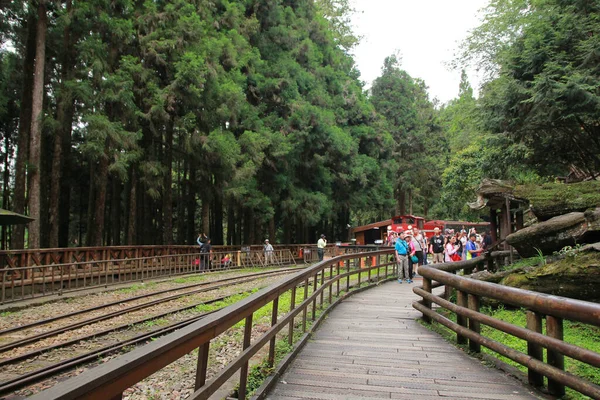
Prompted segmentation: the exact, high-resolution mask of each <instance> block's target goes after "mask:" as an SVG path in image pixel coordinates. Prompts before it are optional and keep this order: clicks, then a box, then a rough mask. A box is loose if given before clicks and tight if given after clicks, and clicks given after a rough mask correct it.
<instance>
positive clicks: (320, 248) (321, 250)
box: [317, 234, 327, 261]
mask: <svg viewBox="0 0 600 400" xmlns="http://www.w3.org/2000/svg"><path fill="white" fill-rule="evenodd" d="M325 247H327V239H326V238H325V235H323V234H321V238H320V239H319V241H318V242H317V254H318V255H319V261H323V256H324V255H325Z"/></svg>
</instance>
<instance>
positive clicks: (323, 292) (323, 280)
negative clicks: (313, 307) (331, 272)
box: [319, 268, 325, 307]
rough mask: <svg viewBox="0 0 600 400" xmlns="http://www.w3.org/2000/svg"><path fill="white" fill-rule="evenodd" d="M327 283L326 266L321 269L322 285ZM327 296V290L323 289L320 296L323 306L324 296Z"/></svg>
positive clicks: (320, 302)
mask: <svg viewBox="0 0 600 400" xmlns="http://www.w3.org/2000/svg"><path fill="white" fill-rule="evenodd" d="M324 284H325V268H323V269H322V270H321V287H323V285H324ZM324 296H325V290H321V295H320V296H319V304H320V305H321V307H323V298H324Z"/></svg>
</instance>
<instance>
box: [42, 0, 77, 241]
mask: <svg viewBox="0 0 600 400" xmlns="http://www.w3.org/2000/svg"><path fill="white" fill-rule="evenodd" d="M66 7H67V14H68V15H69V16H72V3H71V0H67V2H66ZM70 28H71V27H70V24H67V25H65V29H64V33H63V49H62V50H63V51H64V54H63V61H62V72H61V88H60V90H59V98H58V106H57V111H56V119H57V121H58V129H57V131H56V132H55V135H54V151H53V154H52V167H51V173H50V195H49V196H48V197H49V201H50V204H49V207H48V216H49V218H48V223H49V225H50V232H49V246H50V247H52V248H55V247H58V246H59V242H60V240H59V230H60V229H59V227H60V223H61V219H60V217H61V216H62V215H61V213H60V211H59V207H60V204H61V198H62V196H63V193H62V190H61V189H62V188H63V186H62V177H63V175H62V173H63V171H64V165H65V161H64V159H65V158H66V157H65V155H64V154H63V150H64V149H65V145H64V142H65V141H67V136H69V139H68V142H69V143H70V136H71V130H72V126H73V96H72V95H71V93H70V90H68V89H67V84H66V83H67V82H68V81H69V80H71V79H72V77H73V57H71V50H70V49H71V47H72V46H71V29H70Z"/></svg>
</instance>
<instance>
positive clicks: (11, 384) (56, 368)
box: [0, 268, 300, 395]
mask: <svg viewBox="0 0 600 400" xmlns="http://www.w3.org/2000/svg"><path fill="white" fill-rule="evenodd" d="M298 270H300V268H286V269H279V270H275V271H268V272H260V273H253V274H247V275H243V276H236V277H231V278H225V279H222V280H216V281H212V282H203V283H202V284H195V285H188V286H186V287H185V288H181V287H180V288H177V289H173V290H182V289H186V288H191V287H197V286H204V287H202V288H200V289H195V290H192V291H188V292H184V293H179V294H177V295H174V296H168V297H165V298H162V299H159V300H160V301H156V300H155V301H151V302H147V303H143V307H140V306H142V305H136V306H134V307H128V308H127V309H125V310H120V312H119V313H118V315H123V314H126V313H129V312H132V311H135V310H139V309H142V308H147V307H151V306H154V305H157V304H161V303H164V302H167V301H171V300H173V299H176V298H180V297H184V296H190V295H193V294H197V293H202V292H208V291H212V290H218V289H221V288H225V287H229V286H235V285H239V284H243V283H247V282H251V281H255V280H259V279H265V278H269V277H276V276H278V275H282V274H288V273H292V272H295V271H298ZM166 292H168V291H159V292H155V293H150V294H147V295H144V296H136V298H138V299H139V298H144V297H148V296H155V295H157V294H158V293H166ZM236 293H238V294H239V292H236ZM236 293H232V294H229V295H227V296H219V297H216V298H213V299H209V300H204V301H200V302H196V303H194V304H189V305H186V306H184V307H180V308H177V309H172V310H168V311H165V312H162V313H160V314H157V315H152V316H149V317H145V318H143V319H140V320H136V321H134V322H128V323H126V324H121V325H119V326H116V327H110V328H108V329H104V330H101V331H97V332H93V333H91V334H89V335H85V336H82V337H77V338H74V339H71V340H68V341H65V342H61V343H56V344H53V345H52V346H46V347H43V348H39V349H34V350H33V351H29V352H26V353H23V354H20V355H17V356H14V357H9V358H4V359H0V367H5V366H8V365H14V364H17V363H19V362H22V361H24V360H28V359H31V358H33V357H36V356H39V355H40V354H47V353H48V352H50V351H52V350H56V349H58V348H63V347H67V346H73V345H76V344H77V343H80V342H83V341H86V340H90V339H92V338H97V337H99V336H104V335H107V334H109V333H111V332H116V331H119V330H125V329H127V328H128V327H131V326H133V325H139V324H143V323H145V322H151V321H152V320H157V319H160V318H162V317H164V316H167V315H173V314H177V313H180V312H182V311H185V310H189V309H193V308H195V307H197V306H198V305H203V304H211V303H215V302H217V301H220V300H223V299H224V298H226V297H230V296H232V295H235V294H236ZM104 306H106V305H104ZM99 307H100V306H98V307H92V308H89V309H86V310H78V311H76V312H74V313H71V314H64V315H61V316H57V317H53V318H50V319H47V320H41V321H35V322H33V323H30V324H27V325H24V326H22V327H20V328H21V329H28V328H31V327H33V326H39V325H43V324H44V323H49V322H54V321H57V320H60V319H65V318H69V317H70V316H73V315H80V314H82V313H85V312H89V311H92V310H97V309H99ZM207 314H208V313H204V314H201V315H195V316H193V317H191V318H187V319H185V320H183V321H177V322H175V323H173V324H170V325H168V326H165V327H162V328H159V329H155V330H152V331H150V332H145V333H143V334H141V335H138V336H135V337H133V338H128V339H125V340H124V341H121V342H118V343H113V344H110V345H108V346H104V347H102V348H101V349H96V350H93V351H90V352H87V353H84V354H80V355H77V356H76V357H72V358H69V359H67V360H63V361H59V362H56V363H53V364H51V365H46V366H43V367H42V368H39V369H36V370H34V371H31V372H27V373H24V374H21V375H19V376H17V377H15V378H11V379H7V380H6V379H5V380H4V381H3V382H1V383H0V395H4V394H6V393H9V392H11V391H14V390H17V389H20V388H23V387H25V386H27V385H30V384H32V383H33V382H36V381H39V380H42V379H45V378H48V377H51V376H53V375H55V374H57V373H59V372H62V371H65V370H67V369H69V368H72V367H73V366H76V365H80V364H81V363H85V362H89V361H91V360H94V359H97V358H98V357H100V356H104V355H106V354H108V353H111V352H114V351H117V350H119V349H121V348H123V347H125V346H131V345H135V344H138V343H140V342H145V341H147V340H149V338H154V337H157V336H160V335H164V334H166V333H169V332H172V331H174V330H175V329H179V328H181V327H183V326H186V325H189V324H191V323H193V322H195V321H197V320H198V319H200V318H203V317H204V316H206V315H207ZM115 316H116V315H114V313H109V314H106V315H104V316H102V318H91V319H88V320H84V321H80V322H77V323H75V324H70V325H67V326H64V327H61V328H59V329H54V330H51V331H48V332H44V333H42V334H39V335H36V336H33V337H29V338H25V339H22V340H19V341H14V342H10V343H7V344H5V345H3V346H2V347H0V351H2V352H4V353H6V352H7V351H9V350H11V349H14V348H16V347H20V346H23V345H25V344H27V343H33V342H36V341H39V340H41V339H43V338H46V337H49V336H53V335H58V334H59V333H61V332H68V331H70V330H73V329H77V328H78V327H81V326H85V325H89V324H91V323H95V322H98V321H101V320H105V319H109V318H114V317H115ZM15 331H18V330H17V329H11V330H10V332H15ZM5 332H6V330H5ZM11 369H13V368H11Z"/></svg>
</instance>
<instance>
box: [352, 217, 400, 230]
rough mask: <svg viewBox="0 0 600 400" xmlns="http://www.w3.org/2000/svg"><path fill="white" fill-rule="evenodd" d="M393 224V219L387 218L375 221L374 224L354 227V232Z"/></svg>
mask: <svg viewBox="0 0 600 400" xmlns="http://www.w3.org/2000/svg"><path fill="white" fill-rule="evenodd" d="M391 224H392V220H391V219H386V220H385V221H379V222H373V223H372V224H369V225H362V226H357V227H355V228H352V232H354V233H356V232H363V231H368V230H369V229H379V228H381V227H383V226H388V225H391Z"/></svg>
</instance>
